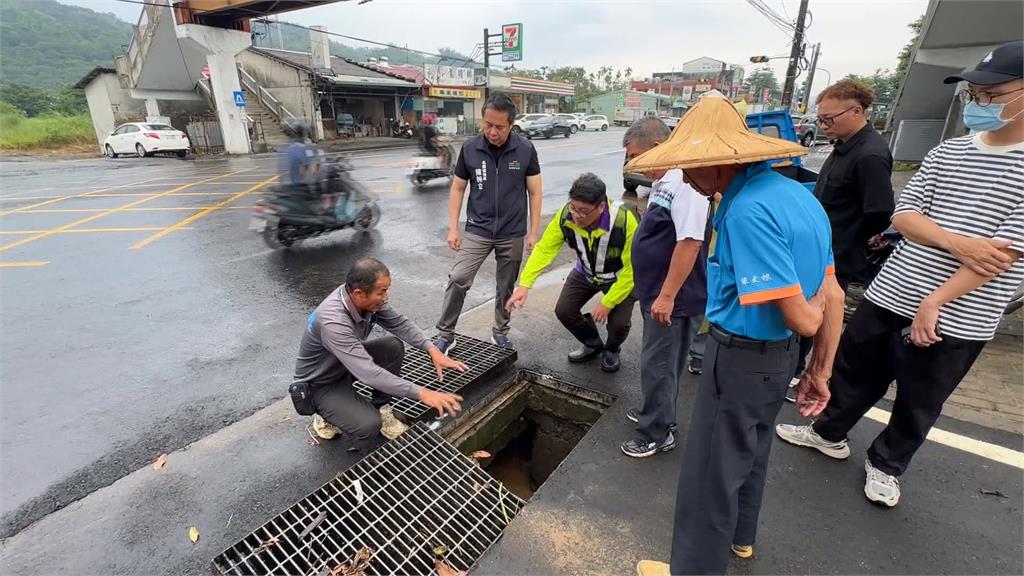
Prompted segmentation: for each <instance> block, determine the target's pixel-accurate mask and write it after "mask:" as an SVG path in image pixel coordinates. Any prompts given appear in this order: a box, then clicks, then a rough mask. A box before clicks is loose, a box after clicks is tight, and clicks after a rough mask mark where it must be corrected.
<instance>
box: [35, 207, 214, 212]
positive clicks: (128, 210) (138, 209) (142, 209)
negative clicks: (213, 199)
mask: <svg viewBox="0 0 1024 576" xmlns="http://www.w3.org/2000/svg"><path fill="white" fill-rule="evenodd" d="M203 208H209V206H168V207H157V208H128V209H127V210H123V212H167V211H180V210H202V209H203ZM104 210H107V208H40V209H39V210H25V211H24V212H19V214H71V213H76V212H103V211H104Z"/></svg>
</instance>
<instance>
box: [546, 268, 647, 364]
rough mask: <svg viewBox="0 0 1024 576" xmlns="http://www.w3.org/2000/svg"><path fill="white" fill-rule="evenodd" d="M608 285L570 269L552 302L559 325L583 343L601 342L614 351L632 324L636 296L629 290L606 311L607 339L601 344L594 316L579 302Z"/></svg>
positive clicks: (605, 289)
mask: <svg viewBox="0 0 1024 576" xmlns="http://www.w3.org/2000/svg"><path fill="white" fill-rule="evenodd" d="M611 287H612V284H611V283H608V284H600V285H599V284H594V283H593V282H590V281H588V280H587V279H586V278H585V277H584V276H583V275H582V274H580V273H579V272H577V271H575V270H572V271H571V272H569V277H568V278H566V279H565V284H564V285H563V286H562V292H561V294H559V295H558V302H556V303H555V316H557V317H558V320H559V321H560V322H561V323H562V326H565V328H566V330H568V331H569V332H570V333H572V335H573V336H575V337H576V339H577V340H579V341H580V342H582V343H583V344H585V345H587V346H590V347H592V348H600V347H601V346H604V347H605V348H606V349H608V350H611V351H613V352H618V350H619V347H620V346H622V343H623V342H625V341H626V337H627V336H629V329H630V327H631V326H632V324H633V321H632V317H633V304H634V303H636V297H635V296H633V295H632V294H630V295H629V296H627V297H626V299H625V300H623V301H622V302H619V304H618V305H617V306H616V307H615V308H612V310H611V312H609V313H608V341H607V342H605V343H604V344H602V343H601V334H600V333H599V332H598V331H597V324H596V323H595V322H594V319H593V318H591V317H590V314H583V313H582V308H583V306H585V305H586V304H587V302H589V301H590V299H591V298H593V297H594V295H595V294H599V293H603V294H607V293H608V290H610V289H611Z"/></svg>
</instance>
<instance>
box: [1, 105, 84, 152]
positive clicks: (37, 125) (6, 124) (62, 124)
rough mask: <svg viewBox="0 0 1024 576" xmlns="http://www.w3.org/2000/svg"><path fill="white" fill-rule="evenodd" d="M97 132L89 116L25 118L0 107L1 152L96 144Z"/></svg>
mask: <svg viewBox="0 0 1024 576" xmlns="http://www.w3.org/2000/svg"><path fill="white" fill-rule="evenodd" d="M95 143H96V132H95V131H94V130H93V128H92V119H91V118H90V117H89V115H88V114H79V115H75V116H60V115H45V116H36V117H34V118H26V117H24V116H22V115H21V114H18V113H15V112H12V111H10V110H8V109H6V107H2V108H0V149H3V150H31V149H37V148H60V147H62V146H69V145H76V144H95Z"/></svg>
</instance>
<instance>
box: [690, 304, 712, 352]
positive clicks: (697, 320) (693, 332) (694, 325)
mask: <svg viewBox="0 0 1024 576" xmlns="http://www.w3.org/2000/svg"><path fill="white" fill-rule="evenodd" d="M703 323H704V315H703V314H701V315H700V316H694V317H693V322H691V323H690V360H699V361H701V362H703V361H704V347H705V346H706V345H707V341H708V333H707V330H705V331H704V332H700V327H701V324H703Z"/></svg>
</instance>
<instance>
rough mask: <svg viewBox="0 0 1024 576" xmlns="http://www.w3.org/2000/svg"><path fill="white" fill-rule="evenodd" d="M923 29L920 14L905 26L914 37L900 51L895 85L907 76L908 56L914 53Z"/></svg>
mask: <svg viewBox="0 0 1024 576" xmlns="http://www.w3.org/2000/svg"><path fill="white" fill-rule="evenodd" d="M923 27H924V15H923V14H922V15H921V16H920V17H919V18H918V19H917V20H914V21H913V22H911V23H910V24H907V28H910V29H911V30H913V31H914V37H913V38H911V39H910V41H909V42H907V43H906V44H905V45H904V46H903V49H901V50H900V55H899V63H898V64H896V72H895V76H896V84H897V85H899V83H900V82H902V81H903V77H904V76H906V75H907V69H908V68H910V56H911V54H913V53H914V47H915V46H917V41H918V39H919V38H920V37H921V29H922V28H923Z"/></svg>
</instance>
